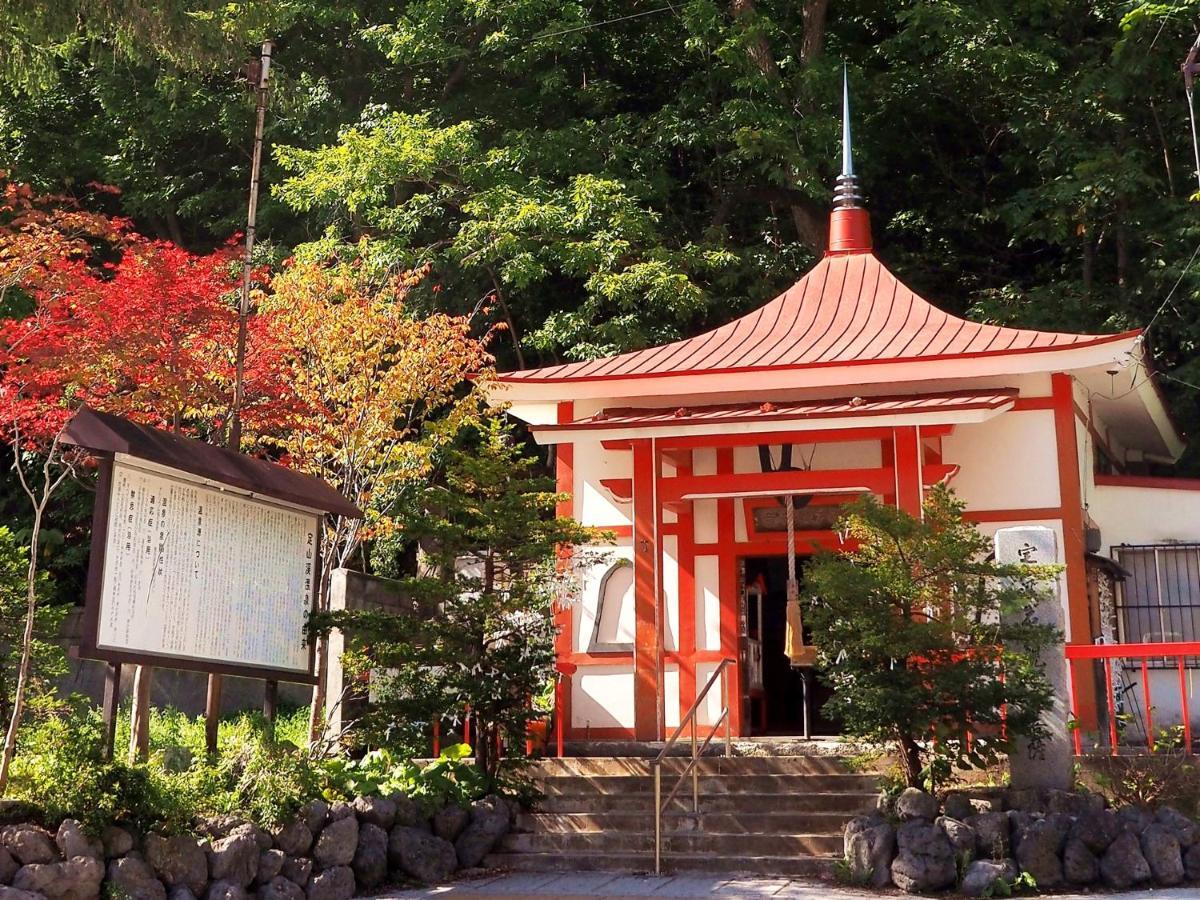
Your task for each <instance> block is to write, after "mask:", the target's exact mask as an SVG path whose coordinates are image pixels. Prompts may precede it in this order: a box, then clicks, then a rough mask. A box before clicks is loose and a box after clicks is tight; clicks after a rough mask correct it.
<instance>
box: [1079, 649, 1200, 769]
mask: <svg viewBox="0 0 1200 900" xmlns="http://www.w3.org/2000/svg"><path fill="white" fill-rule="evenodd" d="M1066 657H1067V663H1068V665H1067V673H1068V680H1069V685H1070V702H1071V714H1072V716H1073V717H1074V718H1075V719H1076V727H1075V729H1074V732H1073V738H1074V743H1075V754H1076V755H1077V756H1078V755H1080V754H1082V752H1083V735H1082V731H1081V729H1080V728H1079V727H1078V709H1079V705H1078V703H1077V701H1076V697H1077V694H1076V684H1075V669H1076V665H1075V664H1076V663H1078V662H1085V661H1090V662H1092V663H1095V661H1096V660H1099V661H1100V662H1101V664H1102V665H1103V667H1104V697H1105V707H1106V709H1107V712H1108V746H1109V750H1110V752H1111V753H1112V755H1113V756H1116V755H1117V753H1118V751H1119V746H1118V745H1119V742H1120V736H1119V735H1118V733H1117V719H1118V717H1119V713H1118V710H1117V702H1118V698H1117V696H1116V694H1117V689H1116V679H1115V678H1114V677H1113V663H1114V662H1118V661H1124V660H1133V661H1135V662H1136V663H1137V671H1138V673H1139V675H1140V677H1141V682H1142V684H1141V693H1142V705H1143V709H1142V718H1143V719H1144V724H1145V733H1146V746H1147V748H1148V749H1149V750H1150V752H1152V753H1153V752H1154V749H1155V740H1154V703H1153V700H1152V696H1151V695H1152V689H1151V677H1150V673H1151V671H1161V670H1162V669H1163V668H1164V666H1163V664H1164V663H1167V661H1169V660H1173V661H1174V664H1173V665H1170V664H1168V665H1167V666H1166V667H1167V668H1168V669H1169V668H1174V669H1175V670H1176V672H1177V674H1178V678H1179V707H1180V717H1181V718H1182V720H1183V722H1182V725H1183V749H1184V751H1185V752H1186V753H1191V752H1192V720H1191V708H1190V703H1189V701H1188V684H1187V672H1186V669H1187V659H1188V658H1189V657H1200V641H1174V642H1168V643H1161V644H1067V646H1066ZM1152 660H1154V661H1156V665H1155V668H1154V670H1152V669H1151V668H1150V662H1151V661H1152ZM1135 692H1136V686H1135V685H1132V684H1130V685H1127V686H1123V687H1122V689H1121V693H1122V699H1123V696H1124V695H1126V694H1131V693H1135Z"/></svg>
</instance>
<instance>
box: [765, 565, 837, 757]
mask: <svg viewBox="0 0 1200 900" xmlns="http://www.w3.org/2000/svg"><path fill="white" fill-rule="evenodd" d="M807 562H808V560H807V558H806V557H799V558H797V560H796V564H797V576H798V578H799V580H800V583H801V585H802V586H803V583H804V567H805V565H806V564H807ZM744 568H745V591H744V593H743V597H744V607H743V619H742V626H743V627H742V634H743V638H742V644H743V649H742V653H743V665H744V666H745V669H746V677H745V680H744V683H745V684H746V685H747V688H748V689H747V692H746V696H745V697H744V698H743V699H744V703H745V706H746V709H745V714H744V717H743V721H745V722H748V723H749V726H750V734H751V735H752V736H769V737H798V736H801V735H803V734H804V713H805V700H804V698H805V679H806V678H807V681H808V716H809V734H810V736H813V737H832V736H836V735H838V734H840V733H841V726H840V724H839V723H838V722H837V721H835V720H833V719H832V718H830V717H829V716H828V715H827V714H826V713H825V712H824V711H823V707H824V705H825V703H826V701H827V700H829V698H830V697H831V696H832V695H833V691H832V689H830V688H829V687H828V686H827V685H826V684H824V682H823V681H822V679H821V675H820V672H819V671H816V670H814V669H812V668H799V667H795V666H793V665H792V660H791V659H790V658H789V657H788V655H787V653H786V652H785V648H786V646H787V643H786V642H787V557H786V556H783V555H779V556H751V557H746V558H745V560H744ZM801 590H802V591H803V587H801ZM819 641H820V636H819V635H814V634H813V632H812V627H811V625H810V624H809V623H808V622H807V621H805V623H804V643H805V644H808V645H810V646H812V645H813V644H814V643H819Z"/></svg>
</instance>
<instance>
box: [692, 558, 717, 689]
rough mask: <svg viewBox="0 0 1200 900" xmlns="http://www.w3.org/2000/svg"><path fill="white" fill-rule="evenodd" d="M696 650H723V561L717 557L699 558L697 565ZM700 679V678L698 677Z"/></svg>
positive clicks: (695, 600) (695, 599)
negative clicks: (721, 590) (721, 589)
mask: <svg viewBox="0 0 1200 900" xmlns="http://www.w3.org/2000/svg"><path fill="white" fill-rule="evenodd" d="M695 571H696V596H695V598H694V602H695V604H696V649H697V650H720V649H721V594H720V588H721V561H720V558H719V557H716V556H697V557H696V564H695ZM697 677H699V676H697Z"/></svg>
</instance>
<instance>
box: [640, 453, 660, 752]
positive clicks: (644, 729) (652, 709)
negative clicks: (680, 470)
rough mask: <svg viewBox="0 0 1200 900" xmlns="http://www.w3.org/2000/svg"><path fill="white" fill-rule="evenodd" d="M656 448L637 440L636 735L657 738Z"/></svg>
mask: <svg viewBox="0 0 1200 900" xmlns="http://www.w3.org/2000/svg"><path fill="white" fill-rule="evenodd" d="M656 465H657V461H656V460H655V459H654V450H653V448H652V446H651V444H650V441H648V440H637V441H634V442H633V611H634V644H633V736H634V738H635V739H636V740H639V741H656V740H658V739H659V733H658V719H659V696H658V695H659V691H658V685H659V676H660V673H659V668H660V665H659V663H660V659H659V654H658V647H659V629H658V621H657V619H658V617H657V606H658V596H657V593H658V590H657V589H658V567H657V566H656V565H655V557H656V555H657V552H658V548H657V547H656V543H657V541H656V534H655V521H656V519H657V517H658V514H659V513H658V509H657V506H658V504H657V502H656V498H655V496H654V494H655V481H656V477H655V466H656Z"/></svg>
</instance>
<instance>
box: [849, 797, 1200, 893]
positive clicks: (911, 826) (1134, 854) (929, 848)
mask: <svg viewBox="0 0 1200 900" xmlns="http://www.w3.org/2000/svg"><path fill="white" fill-rule="evenodd" d="M845 856H846V870H847V876H848V878H849V879H850V880H852V881H854V882H856V883H861V884H869V885H871V886H874V887H880V888H882V887H887V886H889V885H893V884H894V885H895V886H896V887H898V888H900V889H901V890H902V891H906V892H908V893H923V892H926V891H941V890H945V889H947V888H955V887H957V888H958V889H959V890H960V891H961V892H962V893H963V894H965V895H966V896H969V897H990V896H1007V893H1008V889H1009V888H1011V887H1012V886H1013V885H1014V883H1015V882H1017V881H1018V879H1020V878H1026V879H1032V880H1033V881H1034V882H1036V886H1037V888H1038V889H1039V890H1053V889H1059V888H1067V887H1085V886H1089V885H1097V886H1098V885H1104V886H1106V887H1109V888H1116V889H1122V890H1124V889H1128V888H1132V887H1135V886H1149V885H1163V886H1171V885H1178V884H1181V883H1183V882H1185V881H1187V882H1195V881H1200V825H1197V823H1196V822H1195V821H1193V820H1192V819H1190V818H1188V817H1187V816H1184V815H1182V814H1181V813H1179V812H1177V811H1176V810H1174V809H1172V808H1171V807H1168V806H1163V807H1160V808H1159V809H1157V810H1155V811H1151V810H1149V809H1147V808H1145V807H1137V806H1130V807H1124V808H1122V809H1118V810H1113V809H1108V808H1106V805H1105V801H1104V798H1103V797H1101V796H1100V795H1099V794H1090V793H1068V792H1066V791H1055V790H1050V791H1039V790H1032V789H1029V790H1010V791H998V790H991V791H989V790H984V791H980V792H978V793H975V792H971V793H953V794H950V795H948V796H947V797H946V799H945V801H944V802H943V803H939V802H938V800H937V798H936V797H933V796H932V795H930V794H927V793H925V792H924V791H920V790H917V789H916V788H908V789H907V790H905V791H904V792H902V793H901V794H900V795H899V796H898V797H896V798H895V799H894V800H892V799H890V798H881V803H880V811H879V812H878V813H876V814H873V815H870V816H859V817H858V818H855V819H853V820H851V821H850V823H849V824H848V825H847V826H846V831H845ZM1000 882H1002V883H1003V886H1001V885H1000V884H999V883H1000Z"/></svg>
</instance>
